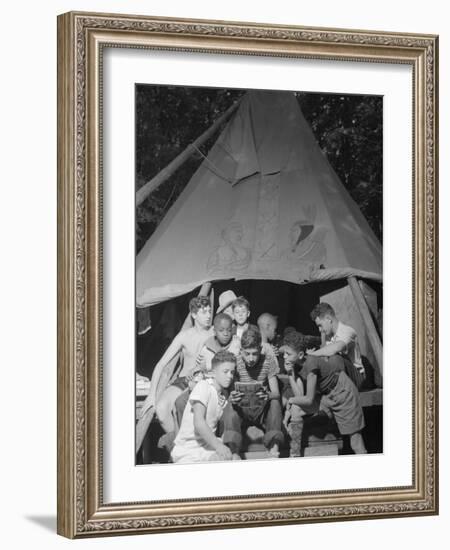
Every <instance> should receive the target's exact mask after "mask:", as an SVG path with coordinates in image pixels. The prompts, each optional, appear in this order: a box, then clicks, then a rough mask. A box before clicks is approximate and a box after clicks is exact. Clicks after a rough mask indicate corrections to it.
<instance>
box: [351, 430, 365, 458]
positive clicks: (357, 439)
mask: <svg viewBox="0 0 450 550" xmlns="http://www.w3.org/2000/svg"><path fill="white" fill-rule="evenodd" d="M350 447H351V448H352V450H353V452H354V453H355V455H364V454H366V453H367V449H366V446H365V445H364V439H363V438H362V435H361V432H356V433H354V434H351V436H350Z"/></svg>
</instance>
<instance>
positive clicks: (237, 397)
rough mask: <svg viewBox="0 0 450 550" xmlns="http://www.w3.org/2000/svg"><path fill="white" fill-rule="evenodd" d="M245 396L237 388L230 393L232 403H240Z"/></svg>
mask: <svg viewBox="0 0 450 550" xmlns="http://www.w3.org/2000/svg"><path fill="white" fill-rule="evenodd" d="M243 397H244V394H243V393H242V392H240V391H237V390H233V391H232V392H231V393H230V401H231V403H232V405H238V404H239V403H240V402H241V401H242V398H243Z"/></svg>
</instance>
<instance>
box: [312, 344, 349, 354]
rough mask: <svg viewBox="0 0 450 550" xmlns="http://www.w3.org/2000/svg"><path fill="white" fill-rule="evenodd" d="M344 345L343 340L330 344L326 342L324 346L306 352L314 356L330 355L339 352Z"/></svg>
mask: <svg viewBox="0 0 450 550" xmlns="http://www.w3.org/2000/svg"><path fill="white" fill-rule="evenodd" d="M346 347H347V345H346V343H345V342H341V341H339V342H333V343H332V344H327V345H326V346H323V347H322V348H319V349H316V350H308V351H307V352H306V353H307V354H308V355H313V356H315V357H331V356H332V355H336V354H337V353H340V352H341V351H343V350H344V349H345V348H346Z"/></svg>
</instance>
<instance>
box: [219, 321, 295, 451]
mask: <svg viewBox="0 0 450 550" xmlns="http://www.w3.org/2000/svg"><path fill="white" fill-rule="evenodd" d="M278 371H279V368H278V362H277V359H276V357H275V355H274V353H273V350H272V348H271V347H270V346H268V345H267V344H265V345H262V343H261V334H260V332H259V330H258V328H257V327H256V326H254V325H250V326H249V327H248V329H247V330H246V331H245V332H244V333H243V335H242V338H241V351H240V353H239V357H238V359H237V364H236V380H237V382H236V384H235V387H234V389H233V391H232V392H231V394H230V401H231V403H232V405H233V406H231V407H227V409H226V411H225V414H224V417H223V424H224V434H223V440H224V442H225V443H226V444H227V445H228V446H229V447H230V448H231V449H232V450H233V452H234V453H236V454H239V452H240V451H241V448H242V439H243V433H244V430H246V429H247V428H248V427H249V426H257V427H259V428H261V429H262V430H263V431H264V445H265V447H266V448H267V449H268V451H269V454H270V455H272V456H273V457H278V455H279V448H280V445H281V444H282V443H283V439H284V437H283V433H282V431H281V422H282V413H281V402H280V393H279V389H278V381H277V378H276V375H277V373H278ZM252 388H254V389H252Z"/></svg>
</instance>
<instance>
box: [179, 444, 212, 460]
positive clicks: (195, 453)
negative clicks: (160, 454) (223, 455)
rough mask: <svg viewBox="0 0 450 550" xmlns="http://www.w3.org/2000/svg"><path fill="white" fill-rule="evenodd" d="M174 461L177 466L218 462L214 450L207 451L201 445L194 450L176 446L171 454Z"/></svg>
mask: <svg viewBox="0 0 450 550" xmlns="http://www.w3.org/2000/svg"><path fill="white" fill-rule="evenodd" d="M170 454H171V456H172V460H173V461H174V463H176V464H191V463H193V462H209V461H212V460H218V456H217V453H216V451H215V450H214V449H206V448H205V447H201V446H200V445H198V446H196V447H193V448H186V447H183V446H182V445H175V447H174V448H173V450H172V452H171V453H170Z"/></svg>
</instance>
